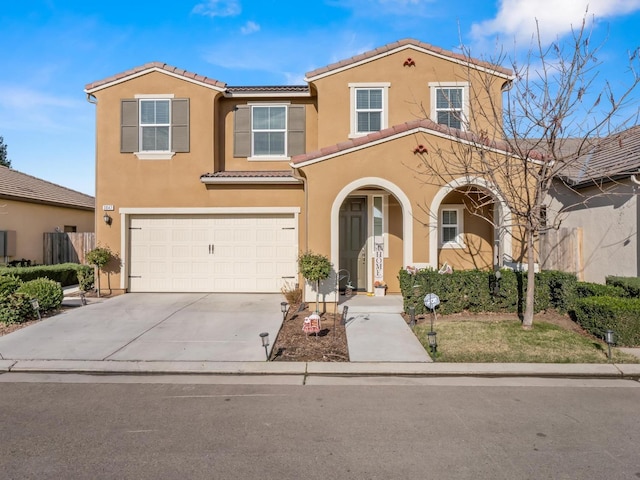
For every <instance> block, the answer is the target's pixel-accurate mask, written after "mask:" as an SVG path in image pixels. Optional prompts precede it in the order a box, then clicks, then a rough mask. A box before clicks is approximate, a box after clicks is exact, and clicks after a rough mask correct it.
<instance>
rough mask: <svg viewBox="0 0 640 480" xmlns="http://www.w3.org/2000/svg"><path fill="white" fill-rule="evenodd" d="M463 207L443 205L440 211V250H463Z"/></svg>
mask: <svg viewBox="0 0 640 480" xmlns="http://www.w3.org/2000/svg"><path fill="white" fill-rule="evenodd" d="M463 226H464V207H463V206H462V205H443V206H442V208H441V209H440V245H441V247H442V248H463V247H464V242H463V239H462V235H463Z"/></svg>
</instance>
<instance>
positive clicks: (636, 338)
mask: <svg viewBox="0 0 640 480" xmlns="http://www.w3.org/2000/svg"><path fill="white" fill-rule="evenodd" d="M574 315H575V319H576V322H578V323H579V324H580V325H581V326H582V328H584V329H585V330H587V331H588V332H589V333H591V334H592V335H594V336H596V337H599V338H604V336H605V332H606V331H607V330H613V331H614V332H616V335H617V338H618V340H617V344H618V345H620V346H623V347H634V346H638V345H640V299H638V298H618V297H587V298H581V299H578V300H577V301H576V304H575V310H574Z"/></svg>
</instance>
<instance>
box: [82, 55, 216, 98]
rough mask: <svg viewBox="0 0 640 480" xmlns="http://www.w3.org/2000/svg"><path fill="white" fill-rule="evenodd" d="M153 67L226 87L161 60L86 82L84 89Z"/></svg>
mask: <svg viewBox="0 0 640 480" xmlns="http://www.w3.org/2000/svg"><path fill="white" fill-rule="evenodd" d="M154 68H158V69H161V70H166V71H167V72H170V73H173V74H175V75H179V76H182V77H185V78H187V79H189V80H193V81H195V82H198V83H203V84H205V85H211V86H212V87H217V88H220V89H224V88H226V86H227V84H226V83H223V82H219V81H218V80H214V79H213V78H209V77H205V76H203V75H198V74H197V73H192V72H188V71H186V70H183V69H181V68H177V67H172V66H171V65H167V64H166V63H162V62H150V63H145V64H144V65H141V66H139V67H135V68H132V69H131V70H127V71H125V72H122V73H117V74H115V75H112V76H110V77H107V78H105V79H103V80H97V81H95V82H92V83H88V84H87V85H86V86H85V91H87V92H90V91H92V90H95V89H98V88H100V87H103V86H105V85H108V84H110V83H112V82H117V81H118V80H123V79H125V78H127V77H130V76H133V75H136V74H139V73H142V72H144V71H146V70H151V69H154Z"/></svg>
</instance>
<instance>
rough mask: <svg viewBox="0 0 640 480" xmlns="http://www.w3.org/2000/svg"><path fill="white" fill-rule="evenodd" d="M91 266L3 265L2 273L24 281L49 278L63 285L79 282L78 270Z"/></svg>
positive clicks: (0, 270)
mask: <svg viewBox="0 0 640 480" xmlns="http://www.w3.org/2000/svg"><path fill="white" fill-rule="evenodd" d="M86 268H91V267H88V266H87V265H80V264H78V263H61V264H59V265H40V266H37V267H3V268H0V275H13V276H15V277H18V278H19V279H20V280H22V281H23V282H28V281H29V280H35V279H36V278H49V279H51V280H53V281H56V282H58V283H60V285H62V286H63V287H66V286H69V285H77V284H78V270H79V269H86Z"/></svg>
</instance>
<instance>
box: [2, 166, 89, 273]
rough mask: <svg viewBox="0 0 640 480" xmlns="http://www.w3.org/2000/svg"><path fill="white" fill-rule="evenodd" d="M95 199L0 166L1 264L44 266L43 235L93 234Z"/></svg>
mask: <svg viewBox="0 0 640 480" xmlns="http://www.w3.org/2000/svg"><path fill="white" fill-rule="evenodd" d="M94 224H95V222H94V198H93V197H92V196H90V195H85V194H84V193H80V192H76V191H74V190H71V189H68V188H65V187H62V186H60V185H56V184H55V183H51V182H47V181H45V180H42V179H39V178H36V177H32V176H31V175H27V174H25V173H21V172H18V171H16V170H12V169H11V168H8V167H3V166H0V261H2V262H3V263H8V262H11V261H14V260H22V259H25V260H30V261H31V262H33V263H37V264H41V263H42V262H43V234H44V233H47V232H93V231H94Z"/></svg>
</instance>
